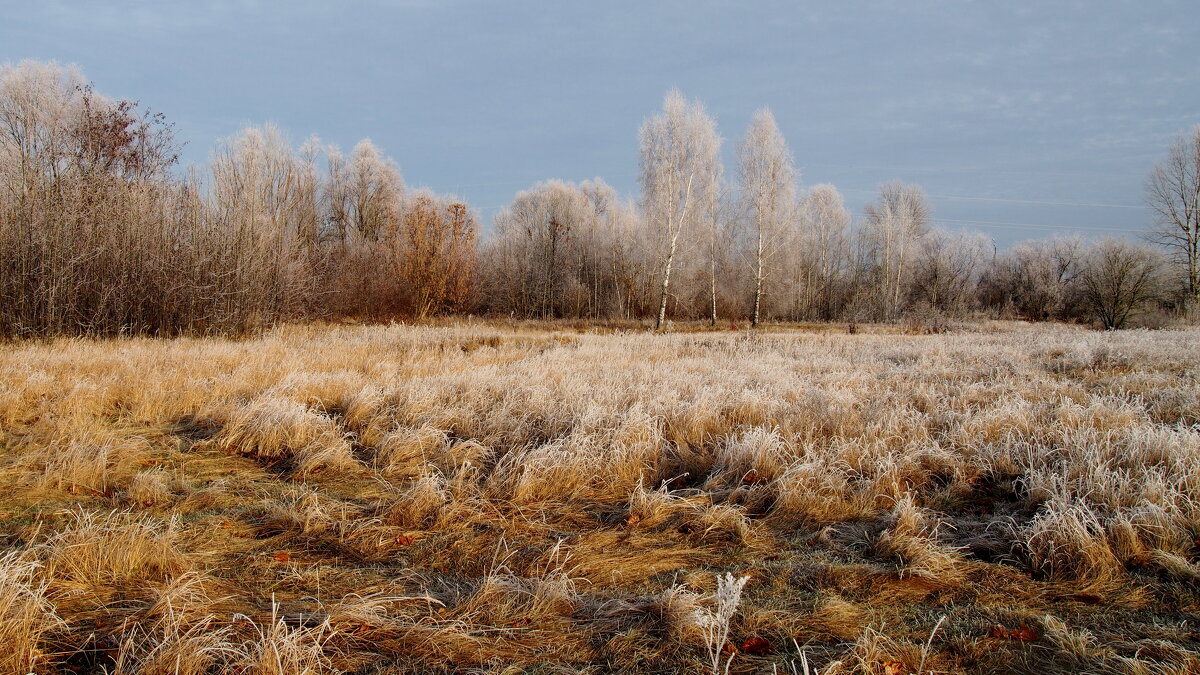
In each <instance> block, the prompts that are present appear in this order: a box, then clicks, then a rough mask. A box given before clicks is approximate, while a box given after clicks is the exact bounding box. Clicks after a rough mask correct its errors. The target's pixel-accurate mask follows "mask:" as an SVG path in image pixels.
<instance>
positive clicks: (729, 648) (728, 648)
mask: <svg viewBox="0 0 1200 675" xmlns="http://www.w3.org/2000/svg"><path fill="white" fill-rule="evenodd" d="M721 653H722V654H725V655H726V656H733V655H734V654H736V653H738V648H737V646H736V645H734V644H733V643H732V642H726V643H725V646H724V647H721Z"/></svg>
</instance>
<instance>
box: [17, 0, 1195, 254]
mask: <svg viewBox="0 0 1200 675" xmlns="http://www.w3.org/2000/svg"><path fill="white" fill-rule="evenodd" d="M0 19H2V20H0V62H16V61H20V60H22V59H39V60H55V61H59V62H61V63H74V64H77V65H78V66H79V67H80V68H81V69H82V70H83V72H84V74H85V75H86V76H87V77H88V78H89V79H90V80H91V81H93V82H94V83H95V85H96V89H97V91H100V92H102V93H104V94H107V95H109V96H113V97H120V98H129V99H135V100H138V101H140V102H141V103H142V104H143V105H145V106H148V107H149V108H151V109H152V110H154V111H157V112H161V113H164V114H165V115H166V117H167V118H168V119H169V120H171V121H173V122H174V123H175V125H176V133H177V136H178V138H179V139H180V140H182V141H184V142H185V143H186V146H185V150H184V153H183V158H184V161H185V162H191V163H197V164H202V163H204V162H205V161H207V159H208V158H209V156H210V153H211V151H212V148H213V147H214V146H215V144H216V143H217V141H218V140H219V139H221V138H225V137H228V136H231V135H233V134H236V133H237V132H238V131H239V129H241V128H243V127H245V126H247V125H254V124H262V123H264V122H273V123H275V124H276V125H278V126H279V127H281V128H282V129H283V130H284V131H285V132H286V133H287V134H288V136H289V137H290V138H291V139H292V140H293V141H294V142H295V143H296V144H299V143H300V142H302V141H303V140H304V139H306V138H307V137H309V136H310V135H313V134H315V135H317V136H318V137H320V138H321V139H322V140H323V141H325V142H329V143H335V144H337V145H339V146H341V147H342V148H344V149H346V150H348V149H349V148H351V147H352V146H353V145H354V144H355V143H356V142H357V141H358V140H359V139H361V138H370V139H371V140H372V141H373V142H374V143H375V144H376V145H378V146H379V147H380V148H381V149H382V150H383V151H384V152H385V153H386V154H387V155H389V156H391V157H392V158H394V159H395V160H396V162H397V163H398V164H399V166H400V169H401V171H402V172H403V174H404V177H405V180H406V182H407V183H408V184H409V185H425V186H429V187H431V188H433V189H435V190H437V191H439V192H448V193H455V194H458V195H460V196H461V197H463V198H465V199H466V200H467V201H468V202H469V203H470V204H471V205H472V206H474V207H476V208H478V209H479V211H480V213H481V215H482V217H483V219H484V220H485V221H489V220H490V218H491V216H492V215H493V214H494V213H495V211H496V210H497V209H499V208H501V207H502V206H504V205H505V204H508V203H509V202H511V201H512V198H513V196H514V195H515V193H516V192H518V191H520V190H522V189H525V188H528V187H530V186H531V185H533V184H535V183H536V182H538V181H541V180H547V179H551V178H559V179H564V180H574V181H579V180H584V179H590V178H594V177H600V178H603V179H604V180H605V181H607V182H608V183H609V184H611V185H612V186H613V187H615V188H616V189H617V190H618V191H619V192H621V193H622V194H625V195H628V196H629V197H630V198H636V195H637V190H638V187H637V177H638V138H637V136H638V128H639V127H640V125H641V124H642V122H643V120H645V119H646V118H647V117H648V116H650V115H652V114H653V113H654V112H655V111H656V110H657V109H658V108H659V107H660V106H661V103H662V98H663V95H664V94H665V92H666V91H667V90H669V89H671V88H672V87H678V88H679V89H681V90H682V91H683V93H684V94H685V95H686V96H688V97H689V98H695V99H699V100H701V101H703V102H704V104H705V105H706V107H707V109H708V111H709V113H710V114H712V115H713V117H714V118H715V119H716V120H717V124H718V126H719V129H720V133H721V135H722V137H723V138H724V139H725V140H724V144H723V149H724V154H725V157H726V165H727V175H729V176H733V175H734V172H733V170H732V167H733V157H734V148H735V146H736V143H737V141H738V139H739V138H740V137H741V136H742V135H743V133H744V130H745V127H746V125H747V123H748V122H749V120H750V117H751V115H753V113H754V111H755V110H757V109H758V108H761V107H764V106H766V107H770V108H771V109H772V111H773V112H774V114H775V117H776V120H777V121H778V123H779V126H780V128H781V129H782V131H783V133H784V135H785V136H786V137H787V139H788V142H789V145H790V146H791V149H792V152H793V154H794V155H795V159H796V165H797V166H798V167H799V169H800V173H801V180H802V184H803V185H807V186H811V185H814V184H817V183H833V184H835V185H836V186H838V188H839V189H841V190H842V192H843V194H844V195H845V197H846V202H847V205H848V206H849V207H850V208H851V209H852V210H853V211H854V212H855V213H856V214H858V213H861V210H862V206H863V205H864V204H866V203H867V202H869V201H870V200H871V199H872V198H873V196H874V194H875V192H876V190H877V188H878V186H879V185H880V184H881V183H883V182H885V181H888V180H891V179H900V180H904V181H906V182H913V183H919V184H921V185H922V186H923V187H924V189H925V191H926V192H927V193H928V195H929V196H930V201H931V203H932V205H933V214H934V223H935V224H936V225H939V226H942V227H945V228H948V229H963V230H970V231H979V232H983V233H984V234H987V235H988V236H990V237H992V238H993V239H994V240H995V241H996V242H997V244H998V245H999V246H1000V247H1001V248H1003V247H1006V246H1009V245H1011V244H1012V243H1014V242H1017V241H1020V240H1024V239H1029V238H1034V237H1044V236H1052V235H1055V234H1072V233H1082V234H1086V235H1089V236H1096V237H1099V236H1107V235H1113V236H1124V235H1128V234H1130V233H1136V232H1139V231H1141V230H1143V229H1145V228H1146V227H1147V226H1148V225H1149V224H1150V223H1151V218H1152V214H1151V213H1150V211H1149V210H1148V209H1147V208H1146V207H1145V203H1144V193H1143V186H1144V184H1145V179H1146V175H1147V174H1148V172H1149V171H1150V170H1151V168H1152V167H1153V165H1154V163H1155V162H1156V161H1158V160H1160V159H1161V158H1162V157H1163V156H1164V155H1165V153H1166V149H1167V147H1168V145H1169V143H1170V142H1171V140H1172V139H1173V138H1174V137H1176V136H1178V135H1179V134H1181V133H1183V132H1184V131H1186V130H1188V129H1190V128H1191V127H1193V126H1194V125H1196V124H1197V123H1200V56H1198V54H1197V52H1196V48H1195V47H1196V45H1197V44H1200V10H1198V8H1197V7H1196V5H1195V3H1194V0H1186V1H1180V2H1170V1H1163V0H1159V1H1155V0H1141V1H1138V2H1113V1H1099V0H1089V1H1078V2H1063V1H1056V0H1038V1H1030V2H1027V1H1012V2H965V1H954V2H951V1H945V2H941V1H932V0H904V1H897V2H854V1H852V0H847V1H844V2H832V1H830V2H767V1H762V2H754V1H751V0H740V1H733V0H731V1H729V2H704V1H703V0H664V1H661V2H654V1H651V0H641V1H636V2H625V1H623V0H606V1H604V2H598V1H592V2H582V1H570V0H566V1H564V0H558V1H557V2H523V1H520V0H505V1H499V0H496V1H492V2H485V1H474V0H442V1H434V0H374V1H361V2H355V1H353V0H346V1H342V2H311V1H308V0H298V1H293V2H278V3H269V2H251V1H239V2H233V1H224V2H201V1H199V0H193V1H190V2H178V3H175V2H168V1H165V0H157V1H154V2H133V1H125V2H105V1H103V0H93V1H88V2H84V1H79V2H60V1H54V0H40V1H38V2H31V1H30V0H21V1H14V0H0Z"/></svg>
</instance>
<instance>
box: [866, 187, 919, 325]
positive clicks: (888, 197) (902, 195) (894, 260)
mask: <svg viewBox="0 0 1200 675" xmlns="http://www.w3.org/2000/svg"><path fill="white" fill-rule="evenodd" d="M865 215H866V227H867V231H866V232H865V233H864V234H865V236H866V239H867V245H868V246H869V247H870V249H871V252H872V257H873V259H874V263H875V265H876V273H877V274H878V275H879V285H878V288H877V289H876V290H877V291H878V298H879V303H878V305H877V310H878V312H879V313H880V314H881V316H882V318H884V319H895V318H896V317H897V316H898V315H899V314H900V307H901V300H903V299H904V291H905V287H906V281H907V279H908V276H909V275H910V274H911V273H912V270H911V258H912V256H913V249H914V248H915V244H916V242H917V241H918V240H919V239H920V238H921V237H922V236H924V235H925V232H926V231H927V230H928V224H929V215H930V208H929V202H928V201H926V199H925V191H924V190H922V189H921V186H919V185H910V184H906V183H902V182H900V181H891V182H889V183H884V184H883V185H881V186H880V187H879V198H878V199H877V200H876V201H875V203H874V204H868V205H867V207H866V210H865Z"/></svg>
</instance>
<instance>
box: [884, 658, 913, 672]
mask: <svg viewBox="0 0 1200 675" xmlns="http://www.w3.org/2000/svg"><path fill="white" fill-rule="evenodd" d="M907 672H908V666H905V665H904V664H903V663H901V662H899V661H884V662H883V675H905V673H907Z"/></svg>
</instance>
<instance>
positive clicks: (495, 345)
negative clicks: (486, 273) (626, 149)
mask: <svg viewBox="0 0 1200 675" xmlns="http://www.w3.org/2000/svg"><path fill="white" fill-rule="evenodd" d="M626 328H628V327H621V326H602V327H598V328H597V327H590V326H586V325H582V324H581V325H557V326H555V325H539V324H526V323H495V324H486V323H485V324H447V325H440V326H425V327H410V326H398V325H397V326H339V327H329V326H289V327H283V328H280V329H277V330H274V331H272V332H270V333H268V334H266V335H263V336H261V337H259V338H255V339H249V340H241V341H239V340H223V339H177V340H169V341H168V340H149V339H127V340H110V341H89V340H77V339H76V340H56V341H51V342H43V343H13V344H6V345H3V346H0V489H2V490H3V493H2V494H3V495H4V496H3V499H0V547H2V549H3V550H2V551H0V643H2V644H3V645H4V646H5V650H3V651H4V654H3V655H2V656H0V670H3V671H4V672H35V673H68V672H101V671H104V672H109V673H130V674H132V673H212V672H242V673H281V674H282V673H303V672H308V673H332V672H361V673H393V672H394V673H402V672H452V671H460V670H475V671H476V672H492V671H495V672H524V671H537V672H629V671H654V672H698V671H701V672H702V671H705V670H710V669H711V668H712V667H713V666H712V663H713V653H712V652H711V651H710V650H709V645H708V644H707V642H708V640H710V639H712V638H711V635H713V634H720V632H719V631H718V632H717V633H713V631H712V630H711V629H712V627H713V625H714V624H712V620H711V617H714V616H718V614H719V612H718V606H719V604H720V600H719V598H720V597H721V592H720V589H719V588H718V585H717V578H718V575H725V574H727V573H728V574H732V575H733V577H732V578H742V577H748V578H749V580H748V582H747V584H746V586H745V589H744V592H743V594H742V597H741V601H740V604H739V605H738V606H737V608H736V612H734V613H733V614H732V615H731V616H729V618H728V621H729V622H730V624H729V628H730V633H729V638H728V644H727V645H721V647H723V649H724V653H723V654H722V656H721V659H720V662H721V663H724V662H725V661H726V660H728V658H729V657H730V656H732V666H731V669H732V671H733V672H764V671H766V672H794V673H801V672H807V673H816V672H820V673H852V672H867V673H898V672H905V673H908V672H917V671H918V670H919V671H922V672H925V673H935V672H943V673H945V672H1010V671H1016V672H1037V673H1042V674H1045V673H1056V672H1061V673H1066V672H1080V671H1089V672H1113V673H1185V672H1195V670H1196V669H1197V667H1198V666H1200V654H1198V651H1197V650H1198V649H1200V637H1198V635H1197V632H1196V626H1195V620H1194V617H1195V616H1196V613H1197V612H1200V585H1198V584H1200V564H1198V558H1197V556H1198V554H1200V550H1198V549H1200V470H1198V469H1197V467H1200V426H1197V423H1198V422H1200V350H1198V349H1197V348H1198V347H1200V331H1194V330H1177V331H1156V332H1146V331H1141V332H1120V333H1103V334H1102V333H1094V332H1089V331H1085V330H1081V329H1075V328H1071V327H1065V326H1057V327H1055V326H1028V325H1023V324H989V325H987V326H977V327H973V328H972V327H964V328H962V329H960V330H959V331H958V332H953V333H948V334H942V335H899V334H889V333H887V332H884V331H876V330H872V329H870V327H863V330H860V331H859V332H857V333H856V334H852V335H847V334H839V333H834V332H829V331H825V330H824V329H822V330H800V329H798V328H797V327H771V328H770V329H769V330H763V331H757V332H683V333H675V334H666V335H653V334H647V333H642V332H636V331H634V332H629V331H627V330H626ZM723 578H726V577H723ZM726 615H727V608H726V614H721V616H726ZM705 617H708V618H705ZM723 620H724V619H723ZM706 636H708V637H706ZM5 659H7V660H5ZM722 667H723V666H722ZM506 669H507V670H506Z"/></svg>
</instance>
